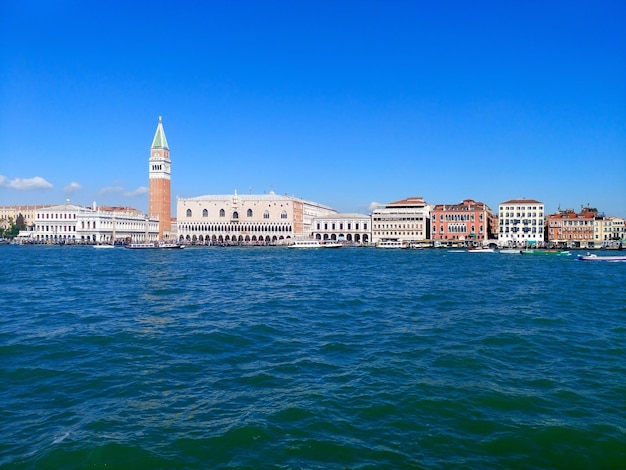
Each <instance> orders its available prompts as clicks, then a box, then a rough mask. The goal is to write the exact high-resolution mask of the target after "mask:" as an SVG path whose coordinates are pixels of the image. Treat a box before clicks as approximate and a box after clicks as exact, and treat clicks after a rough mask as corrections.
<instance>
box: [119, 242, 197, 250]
mask: <svg viewBox="0 0 626 470" xmlns="http://www.w3.org/2000/svg"><path fill="white" fill-rule="evenodd" d="M126 248H128V249H129V250H171V249H181V248H185V245H181V244H178V243H167V242H143V243H129V244H128V245H126Z"/></svg>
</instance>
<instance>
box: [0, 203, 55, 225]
mask: <svg viewBox="0 0 626 470" xmlns="http://www.w3.org/2000/svg"><path fill="white" fill-rule="evenodd" d="M49 206H50V205H49V204H45V205H42V204H39V205H33V206H0V227H3V228H9V219H11V220H13V223H15V222H16V221H17V218H18V217H19V216H20V215H21V216H22V217H23V218H24V225H26V227H32V226H33V225H34V224H35V218H36V216H37V211H38V210H39V209H43V208H45V207H49Z"/></svg>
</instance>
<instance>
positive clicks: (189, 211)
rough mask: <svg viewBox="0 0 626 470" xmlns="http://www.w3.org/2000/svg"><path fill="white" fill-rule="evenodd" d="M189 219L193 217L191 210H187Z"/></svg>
mask: <svg viewBox="0 0 626 470" xmlns="http://www.w3.org/2000/svg"><path fill="white" fill-rule="evenodd" d="M187 217H191V209H187Z"/></svg>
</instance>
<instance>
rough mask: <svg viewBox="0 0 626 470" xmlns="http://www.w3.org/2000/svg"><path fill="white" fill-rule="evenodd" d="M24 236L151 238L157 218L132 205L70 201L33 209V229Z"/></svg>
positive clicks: (39, 239) (51, 239)
mask: <svg viewBox="0 0 626 470" xmlns="http://www.w3.org/2000/svg"><path fill="white" fill-rule="evenodd" d="M28 235H29V237H28V240H25V241H30V242H35V243H64V244H75V243H88V244H93V243H112V242H113V241H117V242H120V243H121V242H133V243H135V242H144V241H154V240H157V239H158V236H159V220H158V219H155V218H148V217H147V216H146V215H145V214H142V213H141V212H140V211H138V210H136V209H132V208H123V207H118V208H111V207H106V208H99V207H97V206H96V204H95V203H94V204H93V206H92V207H84V206H79V205H76V204H71V203H70V201H69V200H67V201H66V202H65V204H62V205H58V206H47V207H44V208H42V209H40V210H38V211H37V214H36V218H35V224H34V230H33V231H32V232H29V233H28Z"/></svg>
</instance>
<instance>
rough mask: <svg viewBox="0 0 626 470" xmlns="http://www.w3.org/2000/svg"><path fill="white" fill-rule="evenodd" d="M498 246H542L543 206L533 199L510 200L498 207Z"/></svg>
mask: <svg viewBox="0 0 626 470" xmlns="http://www.w3.org/2000/svg"><path fill="white" fill-rule="evenodd" d="M498 225H499V231H498V245H500V246H514V247H516V246H527V245H543V244H544V240H545V238H544V204H543V202H539V201H536V200H534V199H511V200H509V201H506V202H503V203H501V204H500V205H499V206H498Z"/></svg>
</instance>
